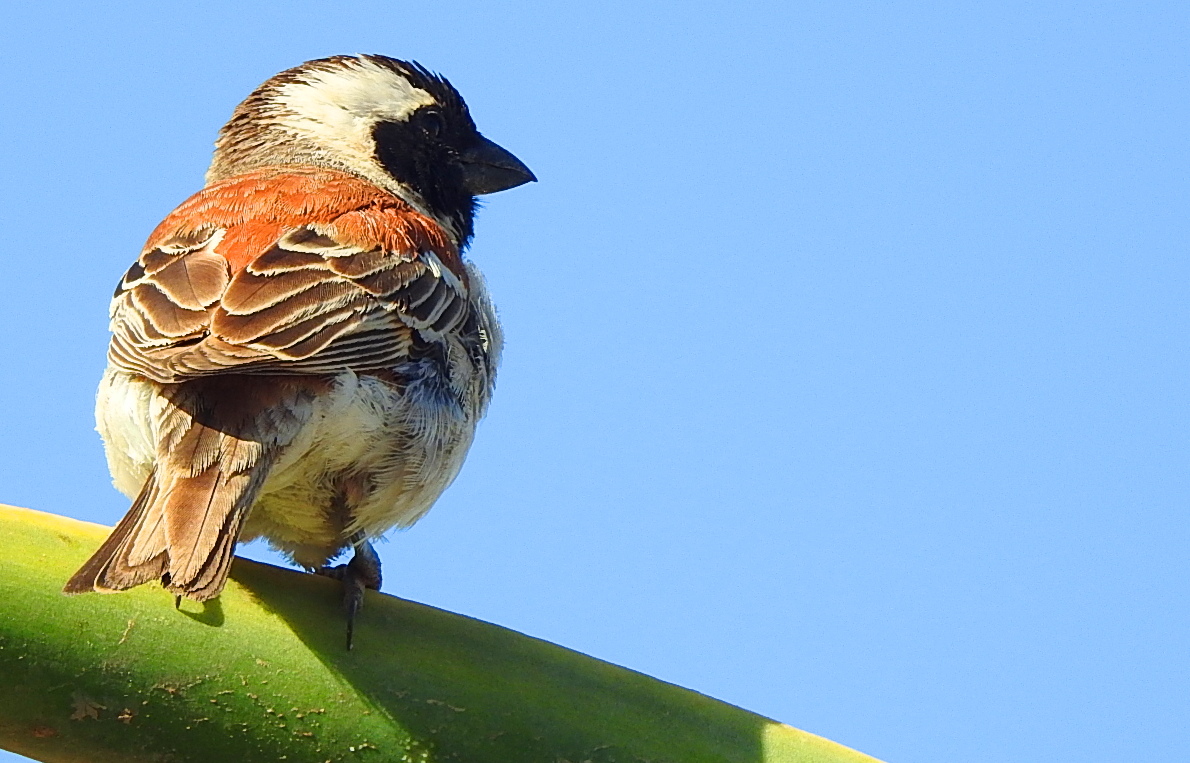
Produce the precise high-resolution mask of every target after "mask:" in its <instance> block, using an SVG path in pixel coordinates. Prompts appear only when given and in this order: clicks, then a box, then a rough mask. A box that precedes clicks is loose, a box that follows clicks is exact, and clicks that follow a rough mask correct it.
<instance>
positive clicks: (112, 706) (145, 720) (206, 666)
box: [0, 507, 873, 763]
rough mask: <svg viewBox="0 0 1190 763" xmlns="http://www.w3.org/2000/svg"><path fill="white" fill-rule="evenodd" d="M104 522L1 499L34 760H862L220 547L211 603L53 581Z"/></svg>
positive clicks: (689, 698)
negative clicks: (222, 559) (352, 609)
mask: <svg viewBox="0 0 1190 763" xmlns="http://www.w3.org/2000/svg"><path fill="white" fill-rule="evenodd" d="M106 532H107V529H106V528H103V527H100V526H98V525H92V524H87V523H84V522H78V521H75V520H70V519H65V518H62V517H56V516H53V515H50V514H42V513H39V512H33V511H28V510H25V509H13V508H7V507H0V538H3V539H4V551H3V554H2V555H0V747H4V748H7V749H10V750H14V751H16V752H19V753H21V754H23V755H26V756H29V757H32V758H35V759H37V760H42V761H63V762H66V761H69V762H71V763H74V762H79V763H81V762H83V761H86V762H87V763H105V762H106V761H113V762H114V761H120V762H121V763H139V762H140V761H157V762H159V763H165V762H170V763H183V762H184V761H196V762H199V763H212V762H215V763H232V762H233V761H234V762H236V763H240V762H246V763H252V762H255V761H268V762H269V763H272V762H273V761H292V762H293V763H323V762H324V761H335V762H336V763H337V762H338V761H377V762H378V763H379V762H381V761H408V762H409V763H414V762H418V763H436V762H441V763H446V762H447V761H462V762H465V763H536V762H538V761H539V762H540V763H561V762H563V761H566V762H567V763H579V762H580V761H582V762H584V763H586V762H590V763H610V762H611V761H625V762H628V761H631V762H633V763H637V762H638V761H640V762H649V763H661V761H672V762H673V763H678V762H679V761H680V762H685V761H707V763H710V762H711V761H714V762H715V763H733V762H734V763H770V762H777V761H780V762H782V763H786V762H788V763H794V762H796V763H811V762H813V763H860V762H861V761H868V762H869V763H871V761H873V759H872V758H869V757H867V756H865V755H862V754H860V753H857V752H855V751H853V750H850V749H847V748H845V747H842V746H840V745H837V744H835V743H833V742H829V741H827V740H825V739H822V738H821V737H817V736H814V735H813V734H808V733H806V732H803V731H798V730H796V729H793V728H791V727H789V726H785V725H783V724H779V723H775V722H773V721H770V720H768V719H766V718H762V717H760V716H758V715H754V714H752V713H749V712H747V711H745V710H741V709H739V708H737V707H733V706H731V705H727V704H724V703H722V702H719V701H717V700H713V699H710V698H709V697H705V696H703V695H701V694H697V693H695V692H692V691H688V690H686V689H682V688H679V687H677V686H673V685H670V684H666V683H663V682H661V681H657V680H655V679H652V678H649V677H647V676H644V675H641V674H639V673H634V672H632V671H630V670H625V669H624V668H619V667H616V666H614V665H609V664H608V663H605V662H601V661H599V660H596V659H593V658H591V657H587V656H585V655H581V654H578V653H576V652H572V651H570V650H567V649H563V648H562V647H559V646H555V645H553V644H550V643H547V642H544V641H539V640H537V639H533V638H529V637H527V636H523V635H521V634H519V633H515V632H513V631H509V630H506V629H504V628H500V627H497V626H494V625H490V624H488V623H483V622H479V621H477V620H472V619H470V618H467V617H462V616H460V615H454V614H450V613H448V612H443V611H441V610H437V609H434V608H432V607H427V606H423V605H420V604H414V603H412V602H407V601H402V600H400V599H396V598H393V597H391V596H386V595H382V594H371V593H369V597H368V601H367V604H366V607H365V610H364V615H363V616H362V618H361V621H360V623H359V627H358V628H357V631H356V636H355V644H356V645H355V650H354V651H352V652H347V651H346V650H345V649H344V646H343V618H342V615H341V613H340V611H339V590H340V589H339V586H338V584H337V583H336V582H334V581H331V580H329V579H326V578H319V577H315V576H313V575H303V574H300V573H297V572H293V571H290V570H284V569H280V568H277V567H272V566H269V565H265V564H258V563H255V562H249V561H245V560H237V561H236V563H235V565H234V566H233V568H232V579H231V581H230V582H229V583H228V586H227V589H226V590H225V591H224V593H223V595H222V596H220V597H219V598H218V599H216V600H214V601H212V602H208V603H207V604H205V605H199V604H196V603H194V602H183V604H182V609H181V611H176V610H175V609H174V607H173V599H172V597H171V596H170V595H169V594H168V593H166V592H165V591H163V590H161V588H159V587H156V586H142V587H141V588H138V589H135V590H132V591H129V592H126V593H122V594H118V595H110V596H103V595H99V594H87V595H83V596H64V595H62V594H61V593H59V591H60V589H61V586H62V584H63V582H64V581H65V580H66V579H67V577H68V576H69V575H70V574H71V573H72V572H73V571H74V569H75V568H76V567H77V566H78V565H79V564H80V563H81V562H82V561H83V560H84V559H85V558H86V556H87V554H89V553H90V552H91V551H92V550H94V548H95V547H96V545H97V544H98V542H99V541H100V540H101V539H102V538H103V537H104V535H105V533H106Z"/></svg>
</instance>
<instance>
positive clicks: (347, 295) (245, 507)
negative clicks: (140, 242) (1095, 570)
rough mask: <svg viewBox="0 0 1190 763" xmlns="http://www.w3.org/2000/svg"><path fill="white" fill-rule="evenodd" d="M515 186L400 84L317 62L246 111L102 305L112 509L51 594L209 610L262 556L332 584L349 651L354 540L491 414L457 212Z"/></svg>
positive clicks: (430, 480)
mask: <svg viewBox="0 0 1190 763" xmlns="http://www.w3.org/2000/svg"><path fill="white" fill-rule="evenodd" d="M531 180H536V178H535V177H534V176H533V173H532V172H530V171H529V168H528V167H526V166H525V165H524V164H522V163H521V162H520V161H519V160H518V159H517V158H516V157H515V156H513V155H512V154H510V153H509V152H508V151H506V150H504V149H503V148H501V147H499V146H497V145H496V144H495V143H493V142H491V141H489V140H488V139H487V138H484V137H483V136H482V135H480V134H479V132H478V131H477V130H476V128H475V123H474V122H472V120H471V115H470V114H469V112H468V110H467V105H466V104H465V103H464V102H463V99H462V97H461V96H460V95H459V93H458V92H457V91H456V90H455V89H454V87H452V86H451V84H450V83H449V82H447V81H446V80H445V79H443V78H442V77H440V76H438V75H435V74H432V73H431V72H429V71H428V70H426V69H425V68H423V67H422V66H420V65H419V64H416V63H408V62H404V61H398V60H395V59H392V58H387V57H385V56H378V55H362V56H334V57H332V58H325V59H321V60H317V61H310V62H307V63H305V64H302V65H301V66H298V67H296V68H293V69H289V70H288V71H284V72H281V73H280V74H278V75H276V76H275V77H273V78H272V79H270V80H268V81H267V82H265V83H264V84H263V85H261V86H260V87H259V88H257V89H256V90H255V91H254V92H253V93H252V94H251V95H249V96H248V98H247V99H246V100H245V101H244V102H243V103H241V104H240V105H239V106H238V107H236V110H235V112H234V113H233V114H232V116H231V120H230V121H228V123H227V124H226V125H225V126H224V127H223V129H222V131H221V132H220V134H219V138H218V140H217V141H216V143H215V155H214V159H213V161H212V162H211V167H210V169H209V170H208V172H207V176H206V187H204V188H203V189H202V190H201V191H199V192H198V193H197V194H195V195H194V196H192V197H190V198H189V199H188V200H186V201H185V202H183V203H182V205H181V206H180V207H178V208H177V209H175V210H174V211H173V212H171V213H170V214H169V215H168V216H167V217H166V218H165V220H164V221H163V222H162V223H161V224H160V225H159V226H157V229H156V230H155V231H153V233H152V235H151V236H149V240H148V242H147V243H146V245H145V248H144V249H143V250H142V252H141V255H140V257H139V258H138V259H137V261H136V262H135V263H133V265H132V267H131V268H129V269H128V272H127V273H126V274H125V275H124V278H123V279H122V280H121V281H120V284H119V286H117V287H116V293H115V296H114V298H113V300H112V305H111V330H112V334H113V336H112V340H111V344H110V346H109V349H108V367H107V371H106V372H105V374H104V376H103V381H102V382H101V384H100V387H99V396H98V403H97V407H96V418H97V420H98V429H99V432H100V434H101V435H102V436H103V440H104V446H105V449H106V452H107V460H108V466H109V468H110V469H111V473H112V477H113V480H114V482H115V485H116V487H117V488H119V489H120V490H121V491H123V492H124V493H125V494H127V495H128V496H129V497H130V498H131V497H134V501H133V503H132V508H131V509H129V511H128V513H127V514H126V515H125V516H124V518H123V519H122V520H121V521H120V523H119V524H118V525H117V526H116V528H115V529H114V530H113V531H112V534H111V536H110V537H108V539H107V540H106V541H105V542H104V543H103V545H102V546H100V548H99V550H98V551H96V552H95V554H94V555H93V556H92V557H91V558H90V559H89V560H88V561H87V563H86V564H84V565H83V566H82V568H80V569H79V571H78V572H77V573H75V575H74V577H72V578H71V579H70V581H69V582H68V583H67V584H66V588H65V590H66V592H67V593H82V592H86V591H93V590H94V591H119V590H124V589H127V588H131V587H132V586H136V585H140V584H141V583H144V582H147V581H150V580H154V579H159V580H160V581H161V583H162V585H164V586H165V588H167V589H168V590H170V591H172V592H173V593H174V594H176V595H177V597H178V598H179V600H180V597H181V596H187V597H189V598H191V599H197V600H200V601H202V600H206V599H210V598H212V597H214V596H217V595H218V594H219V592H220V591H221V590H222V589H223V585H224V583H225V582H226V580H227V574H228V570H229V568H230V566H231V560H232V554H233V551H234V549H235V545H236V543H237V542H238V541H247V540H252V539H254V538H265V539H267V540H268V542H269V543H270V544H271V545H272V546H273V547H274V548H276V549H278V550H280V551H281V552H283V553H285V554H286V555H288V556H289V557H290V558H292V559H293V561H294V562H296V563H297V564H299V565H301V566H302V567H305V568H307V569H309V570H317V571H320V572H323V573H325V574H330V575H332V576H334V577H338V578H341V579H342V580H343V584H344V602H345V605H346V607H347V618H348V631H347V645H348V648H351V639H352V627H353V623H354V619H355V615H356V612H357V611H358V610H359V607H360V605H361V603H362V601H363V592H364V588H373V589H378V588H379V587H380V562H379V559H378V558H377V557H376V554H375V552H374V550H373V549H372V547H371V544H370V543H369V541H370V540H371V539H374V538H377V537H379V536H381V535H382V534H384V533H385V532H386V531H388V530H389V529H391V528H393V527H397V526H409V525H411V524H413V523H414V522H416V521H417V520H418V519H419V518H420V517H421V516H422V515H423V514H425V512H426V511H427V510H428V509H429V508H430V506H431V505H433V503H434V501H435V500H436V499H437V498H438V496H439V495H440V494H441V493H442V491H443V490H444V489H446V487H447V486H448V485H449V484H450V483H451V481H452V480H454V478H455V475H456V474H458V471H459V468H460V467H461V466H462V463H463V459H464V458H465V457H466V455H467V449H468V448H469V447H470V445H471V440H472V437H473V435H474V433H475V425H476V422H477V421H478V420H479V419H480V418H481V417H482V416H483V414H484V411H485V409H486V408H487V405H488V400H489V399H490V397H491V393H492V386H493V384H494V382H495V376H496V366H497V363H498V362H499V359H500V349H501V345H502V335H501V331H500V325H499V323H498V322H497V320H496V313H495V310H494V309H493V307H492V303H491V301H490V300H489V298H488V294H487V291H486V289H485V288H484V283H483V277H482V276H481V275H480V273H479V271H478V270H477V269H476V268H475V266H474V265H473V264H471V263H470V262H469V261H467V260H465V259H463V257H462V252H463V250H464V249H465V248H466V246H467V244H468V243H469V242H470V240H471V235H472V220H473V218H474V215H475V209H476V201H475V197H476V196H477V195H479V194H486V193H494V192H496V191H502V190H505V189H508V188H513V187H515V186H518V185H521V184H522V183H527V182H529V181H531ZM349 546H350V547H352V548H353V549H354V556H353V558H352V559H351V561H350V562H349V563H348V564H345V565H339V566H337V567H334V568H328V567H327V566H326V565H327V564H328V563H329V562H330V560H332V559H333V558H334V557H335V556H337V555H338V554H339V553H341V552H342V551H343V550H345V549H346V548H347V547H349Z"/></svg>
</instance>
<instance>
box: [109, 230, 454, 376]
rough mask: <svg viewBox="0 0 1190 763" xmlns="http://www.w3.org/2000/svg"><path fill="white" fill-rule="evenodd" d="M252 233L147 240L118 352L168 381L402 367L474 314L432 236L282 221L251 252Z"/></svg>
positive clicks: (131, 284)
mask: <svg viewBox="0 0 1190 763" xmlns="http://www.w3.org/2000/svg"><path fill="white" fill-rule="evenodd" d="M251 233H254V235H245V234H244V232H243V231H241V230H237V229H236V228H234V227H233V228H224V229H218V228H206V229H199V230H198V231H197V232H193V233H187V234H186V235H178V236H174V237H171V238H167V239H166V240H165V241H164V242H162V243H159V244H157V245H156V246H154V247H153V248H151V249H149V250H148V251H146V252H145V253H144V254H143V255H142V256H141V257H140V258H139V259H138V261H137V262H136V264H134V265H133V267H132V268H130V269H129V271H128V273H127V274H126V275H125V277H124V279H123V280H122V281H121V283H120V286H119V287H118V288H117V290H116V294H115V297H114V300H113V303H112V332H113V337H112V343H111V347H110V350H109V358H110V360H111V362H112V363H113V364H115V365H116V366H118V367H120V368H123V369H125V370H128V371H132V372H135V373H138V374H141V375H143V376H146V377H148V378H150V379H154V380H156V381H159V382H163V383H173V382H178V381H182V380H185V379H189V378H195V377H200V376H207V375H211V374H220V373H250V374H278V373H280V374H321V373H328V372H333V371H337V370H341V369H344V368H350V369H354V370H357V371H359V370H368V369H379V368H391V367H393V366H394V365H396V364H398V363H400V362H401V361H402V360H404V359H405V358H407V357H408V355H409V351H410V348H411V346H412V345H413V344H414V342H415V341H417V340H423V341H425V340H429V341H433V340H434V339H435V338H437V337H440V336H441V335H442V334H445V333H447V332H450V331H452V330H454V329H456V328H458V327H459V326H460V325H462V324H463V323H464V322H465V321H466V320H467V318H468V312H469V309H470V308H469V307H468V302H467V285H466V283H465V282H464V281H463V280H461V279H460V278H459V277H458V275H456V274H455V273H454V272H452V271H451V270H450V269H449V268H448V267H446V266H445V265H444V264H443V262H442V259H441V258H440V257H439V256H438V254H437V253H435V252H434V251H433V250H432V249H430V248H414V247H410V248H408V249H406V250H393V249H385V248H382V247H380V246H375V247H371V248H369V247H366V246H358V245H349V244H344V243H342V242H341V241H340V240H338V238H336V237H335V235H334V233H333V226H325V225H320V226H318V229H315V228H314V227H312V226H299V227H292V228H289V229H285V230H282V229H280V228H279V227H278V228H277V229H276V235H271V236H269V237H267V239H265V242H266V243H265V244H264V245H263V246H260V247H259V248H258V250H257V251H259V254H253V253H250V255H249V256H245V255H244V252H243V251H242V249H243V247H244V246H248V245H251V242H253V241H259V240H261V236H260V235H259V231H255V232H251ZM356 238H358V236H357V237H356ZM261 250H262V251H261ZM237 261H242V262H246V264H245V265H244V266H243V267H242V268H240V269H238V270H237V269H236V268H235V267H234V266H233V265H232V264H230V263H233V262H237ZM415 334H417V335H419V336H415Z"/></svg>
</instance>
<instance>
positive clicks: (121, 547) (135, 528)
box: [62, 471, 169, 593]
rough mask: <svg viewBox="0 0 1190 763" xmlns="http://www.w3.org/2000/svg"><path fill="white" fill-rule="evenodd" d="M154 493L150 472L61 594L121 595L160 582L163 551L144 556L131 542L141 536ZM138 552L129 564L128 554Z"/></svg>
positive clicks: (163, 568)
mask: <svg viewBox="0 0 1190 763" xmlns="http://www.w3.org/2000/svg"><path fill="white" fill-rule="evenodd" d="M156 493H157V473H156V472H155V471H154V472H153V473H152V474H150V475H149V478H148V479H147V480H145V484H144V487H142V488H141V491H140V495H138V496H137V498H136V500H135V501H133V503H132V508H130V509H129V510H128V513H127V514H125V515H124V518H123V519H121V520H120V523H119V524H118V525H116V526H115V528H113V529H112V533H111V535H109V536H108V537H107V540H105V541H104V542H103V545H101V546H100V547H99V549H98V550H97V551H96V552H95V553H94V554H92V555H91V558H90V559H88V560H87V561H86V563H85V564H83V566H82V567H80V568H79V570H78V572H76V573H74V576H73V577H71V578H70V580H69V581H67V583H66V586H65V588H63V589H62V590H63V591H64V592H65V593H86V592H88V591H122V590H124V589H127V588H132V587H133V586H136V585H140V584H141V583H147V582H149V581H150V580H155V579H157V578H160V577H161V576H162V574H164V572H165V571H166V569H167V566H168V561H169V560H168V558H167V557H166V555H165V553H164V552H165V549H164V548H162V549H160V550H159V551H157V552H156V553H153V554H149V553H145V551H147V550H148V548H147V547H144V546H141V547H140V548H138V547H137V545H136V544H135V542H134V541H135V539H136V538H137V537H138V536H139V535H141V530H142V528H143V527H144V524H145V518H146V516H147V515H148V513H149V507H150V506H151V505H152V503H153V498H154V496H155V494H156ZM136 551H139V552H140V553H138V554H137V556H138V560H137V562H136V563H135V564H133V563H130V562H129V557H130V554H132V553H134V552H136Z"/></svg>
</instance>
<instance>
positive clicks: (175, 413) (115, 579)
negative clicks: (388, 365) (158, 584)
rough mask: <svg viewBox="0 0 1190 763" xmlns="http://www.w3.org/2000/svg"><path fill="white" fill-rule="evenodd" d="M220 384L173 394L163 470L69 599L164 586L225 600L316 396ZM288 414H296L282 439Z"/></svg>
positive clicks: (163, 425)
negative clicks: (272, 479) (247, 538)
mask: <svg viewBox="0 0 1190 763" xmlns="http://www.w3.org/2000/svg"><path fill="white" fill-rule="evenodd" d="M219 384H221V385H223V386H222V387H220V386H216V385H215V383H213V382H208V383H206V384H204V385H199V384H198V383H195V382H191V383H187V384H183V385H178V387H176V388H174V389H172V390H169V391H168V392H166V394H165V397H166V398H167V399H168V400H169V403H170V404H169V405H167V406H165V408H164V411H163V416H162V419H161V421H160V427H159V430H160V440H159V443H158V453H157V462H156V466H155V467H154V469H153V472H152V473H151V474H150V475H149V478H148V479H147V480H146V481H145V484H144V487H143V488H142V489H141V492H140V495H138V496H137V499H136V500H135V501H134V502H133V504H132V508H131V509H129V511H128V514H127V515H126V516H125V517H124V519H122V520H121V521H120V523H119V524H118V525H117V526H116V527H115V529H114V530H112V534H111V535H110V536H109V537H108V539H107V540H106V541H105V542H104V543H103V545H101V546H100V547H99V549H98V550H97V551H96V552H95V554H94V555H93V556H92V557H91V558H90V559H89V560H88V561H87V562H86V563H85V564H84V565H83V566H82V567H81V568H80V569H79V571H78V572H76V573H75V574H74V577H72V578H71V579H70V581H69V582H68V583H67V584H66V587H65V589H64V590H65V592H66V593H84V592H86V591H121V590H124V589H127V588H132V587H133V586H137V585H140V584H141V583H146V582H148V581H150V580H154V579H160V580H161V581H162V583H163V584H164V585H165V587H166V588H167V589H168V590H170V591H172V592H174V593H176V594H181V595H184V596H187V597H189V598H192V599H198V600H200V601H202V600H206V599H210V598H213V597H215V596H218V595H219V593H220V591H222V590H223V586H224V584H225V583H226V582H227V575H228V572H229V571H230V569H231V562H232V559H233V558H234V553H235V547H236V542H237V541H238V539H239V535H240V529H241V527H242V526H243V523H244V520H245V519H246V518H247V516H248V511H249V510H250V509H251V508H252V504H253V503H255V501H256V498H257V496H258V495H259V493H260V489H261V487H262V486H263V485H264V481H265V478H266V477H268V473H269V471H270V469H271V468H272V465H273V463H274V462H275V461H276V458H277V456H278V455H279V454H280V453H281V451H282V449H283V447H284V446H285V445H287V444H288V443H289V442H290V441H292V439H293V437H294V436H295V435H296V434H297V431H298V430H299V429H300V427H301V426H302V425H303V424H304V423H305V421H306V420H308V417H309V415H310V411H311V407H310V404H309V403H310V399H311V394H310V392H311V391H310V390H309V389H308V388H307V387H306V386H303V385H300V384H296V383H294V384H291V385H286V384H277V383H276V382H275V381H273V382H272V383H271V384H270V383H269V382H267V381H264V380H256V379H252V380H237V381H236V382H235V383H234V386H232V384H233V382H232V380H220V381H219ZM228 387H231V388H230V389H228ZM252 392H257V393H258V394H257V395H252V394H251V393H252ZM229 393H234V394H229ZM252 403H256V404H255V405H252ZM278 406H282V407H284V408H285V409H286V410H287V411H288V413H290V414H291V416H290V417H289V423H290V426H288V427H284V428H283V430H282V431H278V430H277V428H276V427H275V421H276V415H275V413H276V408H277V407H278Z"/></svg>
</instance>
